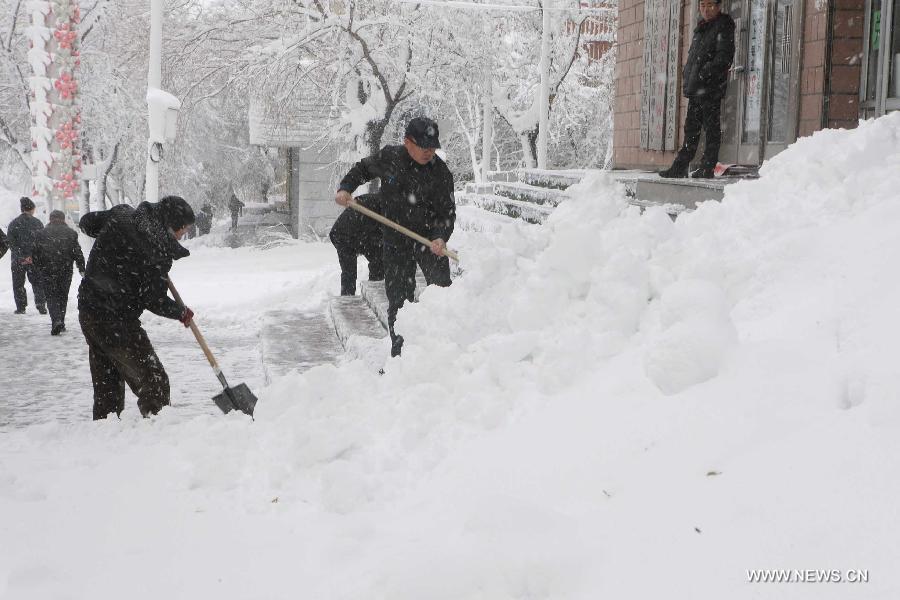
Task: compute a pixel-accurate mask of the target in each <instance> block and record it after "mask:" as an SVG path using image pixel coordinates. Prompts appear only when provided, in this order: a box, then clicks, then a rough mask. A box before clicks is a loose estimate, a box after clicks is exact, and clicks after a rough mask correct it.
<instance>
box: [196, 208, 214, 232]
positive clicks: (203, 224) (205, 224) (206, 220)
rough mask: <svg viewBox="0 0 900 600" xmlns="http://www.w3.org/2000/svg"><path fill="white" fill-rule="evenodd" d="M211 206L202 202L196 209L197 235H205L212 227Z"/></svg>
mask: <svg viewBox="0 0 900 600" xmlns="http://www.w3.org/2000/svg"><path fill="white" fill-rule="evenodd" d="M212 221H213V217H212V207H211V206H210V205H209V204H204V205H203V206H202V207H201V208H200V210H199V211H197V222H196V223H195V225H196V226H197V234H198V235H206V234H207V233H209V231H210V229H212Z"/></svg>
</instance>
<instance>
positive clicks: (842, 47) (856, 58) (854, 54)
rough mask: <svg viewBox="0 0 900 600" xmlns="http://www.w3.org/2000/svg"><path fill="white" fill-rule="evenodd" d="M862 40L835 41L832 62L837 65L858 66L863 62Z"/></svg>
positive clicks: (832, 47)
mask: <svg viewBox="0 0 900 600" xmlns="http://www.w3.org/2000/svg"><path fill="white" fill-rule="evenodd" d="M862 51H863V47H862V39H855V40H852V39H850V40H847V39H844V40H834V42H832V46H831V62H832V63H833V64H836V65H858V64H860V62H861V61H862Z"/></svg>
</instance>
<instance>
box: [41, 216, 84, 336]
mask: <svg viewBox="0 0 900 600" xmlns="http://www.w3.org/2000/svg"><path fill="white" fill-rule="evenodd" d="M32 257H33V258H34V267H35V269H36V270H37V272H38V273H39V275H40V279H41V285H42V286H43V289H44V293H45V294H46V296H47V308H48V309H50V335H59V334H60V333H62V332H63V331H65V330H66V306H67V305H68V303H69V287H71V285H72V263H75V264H76V265H77V266H78V272H79V273H81V274H82V275H84V254H82V252H81V246H80V245H79V244H78V234H77V233H75V231H74V230H72V229H70V228H69V226H68V225H66V213H64V212H63V211H61V210H54V211H53V212H51V213H50V222H49V223H47V226H46V227H44V229H42V230H41V231H39V232H37V234H36V235H35V236H34V252H33V254H32Z"/></svg>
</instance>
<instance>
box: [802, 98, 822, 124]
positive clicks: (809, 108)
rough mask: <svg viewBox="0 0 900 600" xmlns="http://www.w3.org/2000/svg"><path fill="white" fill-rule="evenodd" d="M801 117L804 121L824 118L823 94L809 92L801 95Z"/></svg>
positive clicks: (819, 120)
mask: <svg viewBox="0 0 900 600" xmlns="http://www.w3.org/2000/svg"><path fill="white" fill-rule="evenodd" d="M800 119H801V120H803V121H807V120H808V121H815V122H816V123H820V122H821V120H822V96H821V95H819V94H807V95H805V96H801V97H800Z"/></svg>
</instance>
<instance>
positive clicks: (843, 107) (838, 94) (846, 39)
mask: <svg viewBox="0 0 900 600" xmlns="http://www.w3.org/2000/svg"><path fill="white" fill-rule="evenodd" d="M833 5H834V8H833V12H832V15H831V23H830V27H831V52H830V56H831V61H830V65H829V67H830V68H829V72H828V78H827V81H826V86H825V94H826V96H825V97H826V102H825V124H826V125H827V126H828V127H842V128H845V129H850V128H853V127H856V125H857V123H858V122H859V81H860V75H861V73H860V69H861V68H862V54H863V51H864V46H863V45H864V41H863V23H864V22H865V2H864V0H834V3H833Z"/></svg>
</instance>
